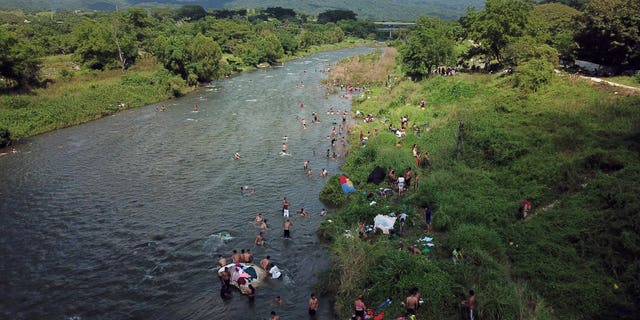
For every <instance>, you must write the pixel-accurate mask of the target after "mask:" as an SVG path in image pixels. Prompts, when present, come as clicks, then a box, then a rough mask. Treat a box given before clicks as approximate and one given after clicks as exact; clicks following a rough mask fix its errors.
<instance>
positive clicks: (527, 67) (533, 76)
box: [514, 59, 553, 93]
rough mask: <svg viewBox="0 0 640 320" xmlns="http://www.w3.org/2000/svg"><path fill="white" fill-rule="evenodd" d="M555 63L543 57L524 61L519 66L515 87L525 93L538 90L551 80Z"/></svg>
mask: <svg viewBox="0 0 640 320" xmlns="http://www.w3.org/2000/svg"><path fill="white" fill-rule="evenodd" d="M552 76H553V64H551V63H550V62H548V61H546V60H543V59H533V60H529V61H527V62H523V63H522V64H521V65H520V66H518V67H517V69H516V73H515V84H514V87H516V88H519V89H520V90H522V91H523V92H525V93H531V92H536V91H538V89H540V88H542V86H544V85H546V84H547V83H549V82H550V81H551V77H552Z"/></svg>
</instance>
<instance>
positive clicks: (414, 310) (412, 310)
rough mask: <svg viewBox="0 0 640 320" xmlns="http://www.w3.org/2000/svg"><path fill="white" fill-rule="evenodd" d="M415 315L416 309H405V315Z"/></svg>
mask: <svg viewBox="0 0 640 320" xmlns="http://www.w3.org/2000/svg"><path fill="white" fill-rule="evenodd" d="M411 314H412V315H415V314H416V309H413V308H407V315H411Z"/></svg>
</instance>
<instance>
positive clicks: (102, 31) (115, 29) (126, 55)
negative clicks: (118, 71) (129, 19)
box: [73, 16, 138, 69]
mask: <svg viewBox="0 0 640 320" xmlns="http://www.w3.org/2000/svg"><path fill="white" fill-rule="evenodd" d="M121 26H122V22H121V21H120V20H119V18H118V17H117V16H114V17H113V19H109V18H106V19H97V20H89V19H87V20H85V21H83V22H82V23H80V24H78V25H77V26H76V27H75V28H74V30H73V35H74V40H75V43H76V45H77V49H76V52H75V55H76V58H77V59H78V60H79V61H80V62H81V63H82V64H84V65H85V66H87V67H89V68H91V69H109V68H113V67H120V68H123V69H124V68H125V67H126V66H127V65H128V64H131V63H133V62H134V61H135V58H136V56H137V54H138V47H137V44H136V41H135V38H134V35H132V34H130V33H127V32H124V30H123V29H121Z"/></svg>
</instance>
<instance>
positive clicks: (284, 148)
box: [282, 142, 287, 153]
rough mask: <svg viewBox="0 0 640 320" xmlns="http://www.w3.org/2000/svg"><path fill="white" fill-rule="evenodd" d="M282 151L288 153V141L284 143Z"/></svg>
mask: <svg viewBox="0 0 640 320" xmlns="http://www.w3.org/2000/svg"><path fill="white" fill-rule="evenodd" d="M282 153H287V144H286V143H284V142H283V143H282Z"/></svg>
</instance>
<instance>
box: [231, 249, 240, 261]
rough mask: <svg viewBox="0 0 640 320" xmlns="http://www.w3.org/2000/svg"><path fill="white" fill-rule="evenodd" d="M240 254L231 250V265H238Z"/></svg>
mask: <svg viewBox="0 0 640 320" xmlns="http://www.w3.org/2000/svg"><path fill="white" fill-rule="evenodd" d="M240 259H241V257H240V254H239V253H238V251H237V250H233V254H232V255H231V261H233V263H240Z"/></svg>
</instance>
